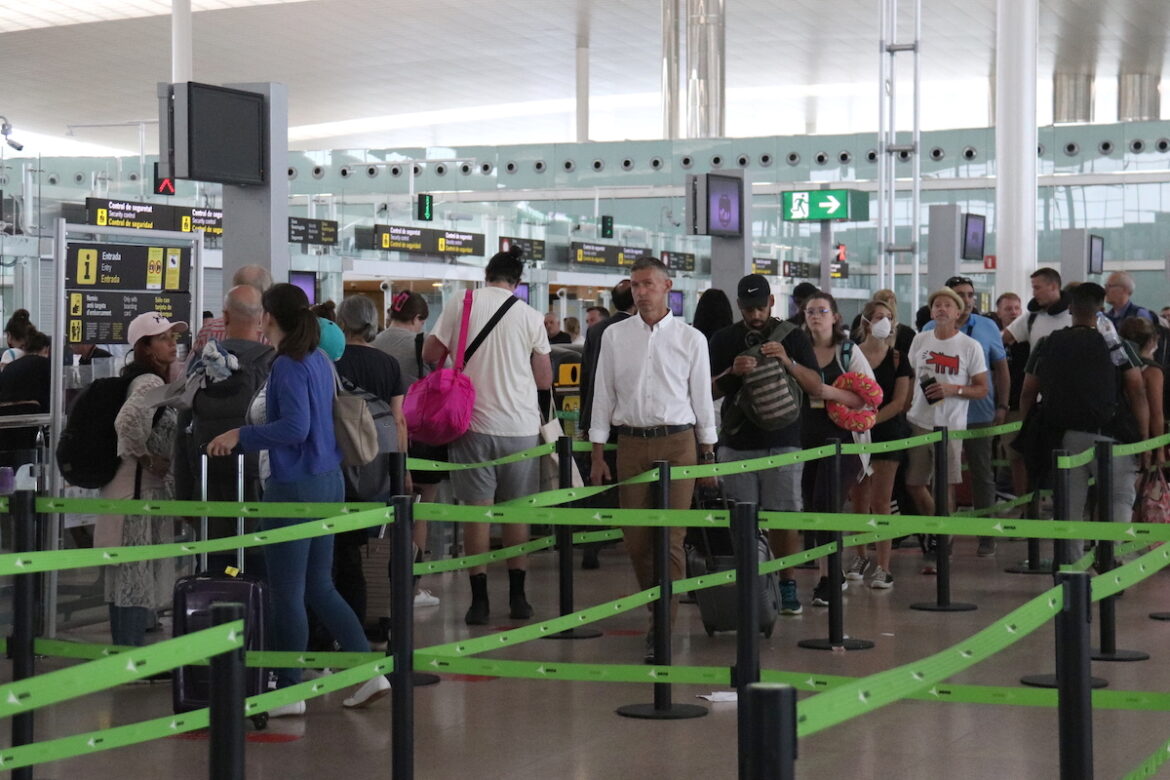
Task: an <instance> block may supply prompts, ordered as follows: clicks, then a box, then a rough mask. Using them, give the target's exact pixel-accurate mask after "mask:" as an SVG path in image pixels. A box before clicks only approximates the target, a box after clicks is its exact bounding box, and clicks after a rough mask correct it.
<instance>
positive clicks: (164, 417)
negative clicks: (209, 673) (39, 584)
mask: <svg viewBox="0 0 1170 780" xmlns="http://www.w3.org/2000/svg"><path fill="white" fill-rule="evenodd" d="M186 330H187V323H185V322H171V321H170V320H168V319H167V318H166V317H164V316H162V315H161V314H159V313H158V312H155V311H150V312H145V313H144V314H139V315H138V316H137V317H135V318H134V320H133V321H132V322H131V323H130V327H129V328H128V329H127V332H128V338H127V339H126V340H127V342H128V343H129V344H130V346H131V347H133V349H134V352H133V360H132V361H131V362H130V363H129V364H128V365H127V366H126V367H125V368H123V369H122V378H123V379H129V380H130V382H129V385H128V387H127V389H126V400H125V401H124V402H123V404H122V407H121V409H120V410H119V411H118V415H117V417H116V418H114V431H115V432H116V433H117V438H118V457H119V458H121V462H120V463H119V465H118V470H117V472H116V473H115V474H114V478H113V480H111V481H110V482H109V483H107V484H106V485H105V486H104V487H103V488H102V498H112V499H127V498H134V499H144V500H147V501H159V500H166V499H170V498H172V496H173V493H172V491H173V482H172V480H171V479H170V469H171V451H172V447H173V446H174V440H175V428H176V425H175V423H176V420H177V414H176V412H175V410H174V409H171V408H168V407H155V406H152V405H150V403H149V402H148V400H147V397H148V394H149V393H150V391H152V390H155V389H156V388H159V387H162V386H163V385H164V384H166V382H167V378H168V377H169V376H170V370H171V366H172V365H173V364H174V362H175V359H176V358H177V357H178V349H177V347H176V345H175V337H176V336H177V335H178V334H180V333H184V332H186ZM173 541H174V528H173V524H172V522H171V520H170V519H169V518H162V517H146V516H137V515H127V516H125V517H118V516H108V517H103V518H100V519H99V520H98V523H97V527H96V528H95V530H94V547H134V546H137V545H148V544H167V543H169V542H173ZM174 571H175V564H174V559H172V558H162V559H158V560H153V561H139V562H136V563H123V564H120V565H118V566H112V567H109V568H108V569H107V572H108V573H107V575H106V601H107V602H108V603H109V605H110V634H111V636H112V638H113V642H114V644H116V645H135V646H136V645H142V644H145V643H146V630H147V628H148V627H152V626H153V625H154V620H155V617H154V610H155V609H156V608H158V607H159V606H160V605H162V604H164V603H166V602H167V601H169V599H170V591H171V586H172V585H173V584H174V581H175V574H174Z"/></svg>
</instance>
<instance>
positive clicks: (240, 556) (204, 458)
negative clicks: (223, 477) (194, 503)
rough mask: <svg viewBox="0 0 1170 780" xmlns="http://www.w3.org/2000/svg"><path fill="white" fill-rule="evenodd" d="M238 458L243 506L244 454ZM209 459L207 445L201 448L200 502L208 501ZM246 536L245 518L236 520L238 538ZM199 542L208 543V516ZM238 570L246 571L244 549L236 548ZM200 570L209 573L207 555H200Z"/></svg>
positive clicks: (238, 493)
mask: <svg viewBox="0 0 1170 780" xmlns="http://www.w3.org/2000/svg"><path fill="white" fill-rule="evenodd" d="M233 454H234V455H235V457H236V500H237V501H239V502H240V503H241V504H242V503H244V453H242V452H236V453H233ZM208 460H209V457H208V455H207V447H206V445H204V446H201V447H200V448H199V500H201V501H206V500H207V471H208V468H207V463H208ZM243 535H244V518H243V517H237V518H236V536H243ZM199 541H201V542H205V541H207V517H206V515H205V516H203V517H200V518H199ZM236 568H237V569H238V570H239V571H241V572H242V571H243V570H244V548H243V547H237V548H236ZM199 569H200V570H201V571H204V572H206V571H207V553H200V555H199Z"/></svg>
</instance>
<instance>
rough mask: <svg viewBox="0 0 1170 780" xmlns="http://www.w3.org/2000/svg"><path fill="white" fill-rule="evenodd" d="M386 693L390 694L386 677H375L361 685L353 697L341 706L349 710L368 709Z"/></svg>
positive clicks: (382, 675) (380, 675) (381, 675)
mask: <svg viewBox="0 0 1170 780" xmlns="http://www.w3.org/2000/svg"><path fill="white" fill-rule="evenodd" d="M388 693H390V681H389V680H387V679H386V675H384V674H379V675H378V676H377V677H374V678H372V679H370V680H366V681H365V682H364V683H362V686H361V687H360V688H358V689H357V691H356V692H355V693H354V695H353V696H350V697H349V698H348V699H346V700H345V701H343V702H342V704H343V705H345V706H346V707H348V708H350V709H356V708H358V707H368V706H369V705H371V704H373V703H374V702H376V701H377V700H378V699H380V698H382V697H383V696H385V695H386V694H388Z"/></svg>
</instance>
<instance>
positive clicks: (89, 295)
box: [65, 290, 193, 344]
mask: <svg viewBox="0 0 1170 780" xmlns="http://www.w3.org/2000/svg"><path fill="white" fill-rule="evenodd" d="M65 303H66V305H67V306H68V309H67V311H68V315H69V316H68V317H67V318H66V331H67V335H68V338H69V343H70V344H125V343H126V331H127V329H128V328H129V327H130V322H131V321H132V320H133V319H134V318H135V317H137V316H138V315H139V314H142V313H143V312H147V311H157V312H158V313H159V314H161V315H163V316H164V317H166V318H167V319H169V320H171V321H172V322H174V321H176V320H182V321H184V322H191V321H192V318H191V315H192V314H193V312H192V311H191V295H190V293H167V292H163V293H146V292H122V291H94V292H90V291H88V290H69V291H67V292H66V293H65Z"/></svg>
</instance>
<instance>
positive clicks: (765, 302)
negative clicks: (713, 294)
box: [710, 274, 821, 615]
mask: <svg viewBox="0 0 1170 780" xmlns="http://www.w3.org/2000/svg"><path fill="white" fill-rule="evenodd" d="M736 303H737V304H738V305H739V311H740V315H741V316H742V320H741V321H740V322H737V323H735V324H733V325H729V326H728V327H726V328H723V329H721V330H718V331H716V332H715V333H714V334H713V335H712V336H711V345H710V349H711V377H712V379H711V388H712V395H713V396H714V397H715V398H716V399H718V398H722V399H723V407H722V410H723V414H722V419H723V424H722V429H721V430H720V432H719V449H718V459H719V461H720V462H722V463H726V462H729V461H736V460H749V459H752V458H764V457H770V456H773V455H782V454H785V453H789V452H795V451H797V450H799V449H800V420H799V419H798V420H796V421H795V422H793V423H791V424H790V425H788V426H786V427H784V428H781V429H779V430H775V431H766V430H761V429H759V428H757V427H756V426H754V425H752V424H751V423H745V424H743V425H742V426H740V427H738V428H737V429H735V430H734V432H733V431H732V430H730V428H731V426H730V425H729V417H732V416H733V415H729V414H728V412H729V410H730V409H731V408H732V407H733V406H734V405H735V403H736V394H737V393H738V392H739V390H740V388H741V387H742V385H743V376H744V375H745V374H747V373H748V372H750V371H751V370H752V369H753V368H755V367H756V365H757V364H758V359H757V358H755V357H752V356H749V355H744V354H743V353H744V352H746V351H747V350H748V349H750V348H751V347H753V346H755V345H757V344H758V345H759V351H760V353H761V355H762V356H763V358H762V359H776V360H779V361H780V362H781V363H782V364H783V365H784V368H785V370H786V371H788V373H790V374H791V375H792V376H793V377H795V378H796V381H797V383H798V384H799V385H800V387H801V389H802V390H804V392H806V393H812V394H816V393H818V392H819V391H820V387H821V376H820V373H819V371H818V367H817V358H816V354H815V353H814V352H813V347H812V342H811V341H809V338H808V336H807V335H806V334H805V332H804V331H803V330H802V329H800V328H798V327H793V326H792V325H791V324H790V323H781V322H779V321H778V320H776V319H774V318H773V317H772V316H771V313H772V307H773V306H774V305H775V298H774V297H773V295H772V290H771V287H770V286H769V285H768V280H767V278H766V277H764V276H761V275H759V274H749V275H748V276H745V277H744V278H743V279H741V280H740V282H739V288H738V295H737V300H736ZM777 328H779V330H776V329H777ZM776 335H779V336H780V338H779V340H778V341H776V340H772V337H773V336H776ZM765 339H766V340H765ZM761 342H762V343H761ZM778 381H786V380H785V379H783V378H781V379H780V380H778ZM802 471H803V466H802V464H799V463H796V464H793V465H790V466H780V467H777V468H773V469H768V470H765V471H754V472H749V473H747V474H728V475H726V476H724V478H723V485H724V488H725V490H726V492H727V494H728V497H729V498H732V499H734V500H736V501H750V502H754V503H756V504H757V505H758V506H759V508H760V509H761V510H764V511H770V512H799V511H800V510H801V505H800V477H801V472H802ZM770 537H771V543H772V549H773V550H774V551H775V553H776V555H777V556H783V555H790V554H792V553H795V552H798V551H799V549H800V545H799V536H798V535H797V533H796V532H795V531H772V532H770ZM780 598H781V605H780V608H781V612H782V613H783V614H786V615H799V614H800V613H801V611H802V607H801V604H800V599H799V598H798V596H797V590H796V580H795V579H793V573H792V570H791V569H785V570H784V571H783V572H781V573H780Z"/></svg>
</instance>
